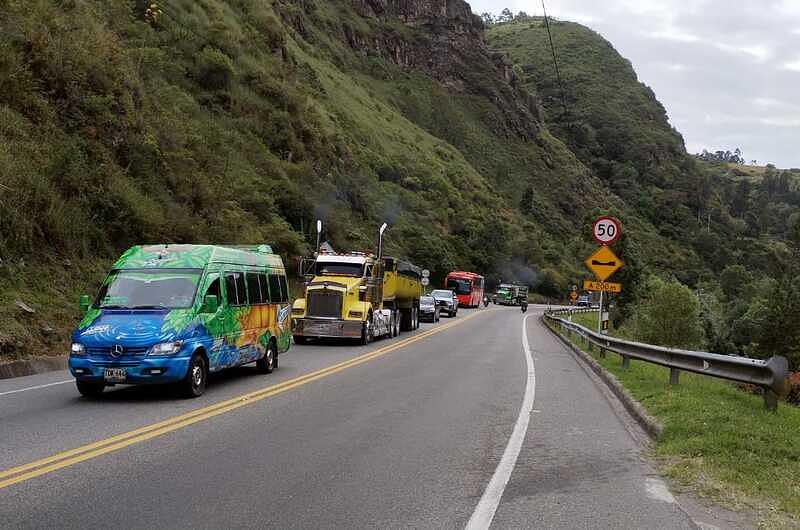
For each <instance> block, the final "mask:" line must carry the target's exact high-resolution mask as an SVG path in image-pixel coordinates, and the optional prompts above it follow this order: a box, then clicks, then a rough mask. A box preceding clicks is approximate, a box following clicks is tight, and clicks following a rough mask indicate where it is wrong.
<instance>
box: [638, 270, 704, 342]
mask: <svg viewBox="0 0 800 530" xmlns="http://www.w3.org/2000/svg"><path fill="white" fill-rule="evenodd" d="M631 327H632V332H633V334H634V336H635V338H636V340H639V341H641V342H646V343H649V344H658V345H660V346H668V347H671V348H701V347H702V346H703V345H704V344H705V342H706V337H705V331H704V330H703V325H702V319H701V315H700V303H699V301H698V300H697V297H696V296H695V294H694V293H693V292H692V291H691V289H689V288H688V287H687V286H685V285H683V284H682V283H680V282H679V281H677V280H670V281H664V280H662V279H661V278H656V277H653V278H650V280H648V281H647V283H646V284H645V285H644V287H643V289H642V298H641V299H640V301H639V302H638V303H637V304H636V306H635V309H634V313H633V320H632V326H631Z"/></svg>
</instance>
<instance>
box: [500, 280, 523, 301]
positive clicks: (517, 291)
mask: <svg viewBox="0 0 800 530" xmlns="http://www.w3.org/2000/svg"><path fill="white" fill-rule="evenodd" d="M527 299H528V286H526V285H517V284H512V283H501V284H500V287H499V288H498V289H497V294H495V297H494V303H495V304H499V305H520V304H522V300H527Z"/></svg>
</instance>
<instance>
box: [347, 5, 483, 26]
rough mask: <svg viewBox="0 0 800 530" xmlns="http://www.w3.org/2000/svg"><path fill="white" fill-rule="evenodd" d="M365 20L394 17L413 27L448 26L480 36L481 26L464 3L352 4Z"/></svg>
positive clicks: (478, 19)
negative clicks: (365, 17)
mask: <svg viewBox="0 0 800 530" xmlns="http://www.w3.org/2000/svg"><path fill="white" fill-rule="evenodd" d="M354 5H355V6H356V8H357V9H358V10H359V12H360V13H361V14H363V15H365V16H374V17H381V16H393V17H398V18H400V19H402V20H403V21H404V22H406V23H407V24H412V25H436V24H441V23H443V22H444V23H448V24H454V25H457V26H460V28H461V29H462V30H465V31H470V32H477V33H480V32H481V31H482V30H483V23H482V22H481V19H480V17H478V16H477V15H474V14H473V13H472V10H471V9H470V7H469V4H467V3H466V2H464V1H463V0H354Z"/></svg>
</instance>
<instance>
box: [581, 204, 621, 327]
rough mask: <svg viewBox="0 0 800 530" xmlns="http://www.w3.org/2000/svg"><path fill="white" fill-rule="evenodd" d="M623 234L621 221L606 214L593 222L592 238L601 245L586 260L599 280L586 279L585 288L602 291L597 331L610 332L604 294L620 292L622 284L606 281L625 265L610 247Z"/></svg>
mask: <svg viewBox="0 0 800 530" xmlns="http://www.w3.org/2000/svg"><path fill="white" fill-rule="evenodd" d="M621 234H622V227H621V226H620V222H619V221H618V220H616V219H614V218H613V217H608V216H606V215H604V216H602V217H598V218H597V219H596V220H595V222H594V223H593V224H592V238H594V240H595V241H596V242H597V243H598V244H599V245H600V248H598V249H597V250H596V251H595V252H594V253H593V254H592V255H591V256H589V257H588V258H587V259H586V261H585V262H584V263H585V264H586V267H587V268H588V269H589V270H590V271H592V272H593V273H594V275H595V277H596V278H597V279H598V280H600V281H598V282H590V281H584V282H583V288H584V289H586V290H588V291H600V308H599V309H600V310H599V311H598V314H597V332H598V333H604V332H605V333H607V332H608V312H604V311H603V295H604V294H605V293H606V292H612V293H618V292H621V291H622V285H620V284H618V283H610V282H606V280H608V279H609V278H610V277H611V276H612V275H613V274H614V273H615V272H617V271H618V270H619V269H620V268H621V267H622V266H623V265H624V263H623V261H622V260H621V259H619V258H618V257H617V255H616V254H614V252H613V251H612V250H611V249H610V248H608V247H609V245H613V244H614V243H616V242H617V240H619V236H620V235H621Z"/></svg>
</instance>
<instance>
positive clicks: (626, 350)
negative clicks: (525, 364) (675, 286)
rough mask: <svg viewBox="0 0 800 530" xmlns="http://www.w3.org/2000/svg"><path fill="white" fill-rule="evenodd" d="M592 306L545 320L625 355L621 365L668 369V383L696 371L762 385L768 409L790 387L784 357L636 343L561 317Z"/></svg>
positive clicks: (560, 312) (774, 406)
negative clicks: (644, 364) (634, 362)
mask: <svg viewBox="0 0 800 530" xmlns="http://www.w3.org/2000/svg"><path fill="white" fill-rule="evenodd" d="M591 311H593V310H592V309H561V310H552V311H547V312H546V313H545V315H544V319H545V322H546V323H547V324H548V325H550V326H551V327H558V328H559V329H560V330H561V331H562V332H563V333H565V334H566V335H567V336H568V337H570V338H573V336H576V337H580V338H582V339H583V340H585V341H586V343H587V345H588V348H589V350H590V351H591V350H593V349H594V348H595V347H597V348H599V349H600V354H601V355H605V352H606V351H611V352H614V353H616V354H618V355H620V356H621V357H622V366H623V367H624V368H627V367H628V366H629V365H630V361H631V359H636V360H640V361H645V362H649V363H653V364H658V365H661V366H664V367H666V368H669V371H670V375H669V382H670V384H673V385H677V384H678V380H679V376H680V372H681V371H686V372H693V373H696V374H700V375H707V376H710V377H716V378H719V379H726V380H728V381H734V382H737V383H745V384H750V385H755V386H758V387H761V388H762V389H763V390H764V405H765V407H766V408H767V410H772V411H774V410H777V408H778V398H779V397H780V396H783V395H785V394H786V393H787V391H788V389H789V384H788V378H789V362H788V361H787V360H786V358H785V357H780V356H775V357H772V358H771V359H769V360H767V361H762V360H758V359H749V358H747V357H740V356H737V355H720V354H717V353H709V352H701V351H689V350H680V349H674V348H664V347H662V346H653V345H652V344H643V343H640V342H633V341H628V340H623V339H618V338H615V337H609V336H608V335H601V334H599V333H595V332H594V331H591V330H589V329H587V328H585V327H583V326H581V325H580V324H576V323H574V322H571V321H570V320H566V319H564V318H562V316H563V315H569V314H570V313H573V314H574V313H588V312H591Z"/></svg>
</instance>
